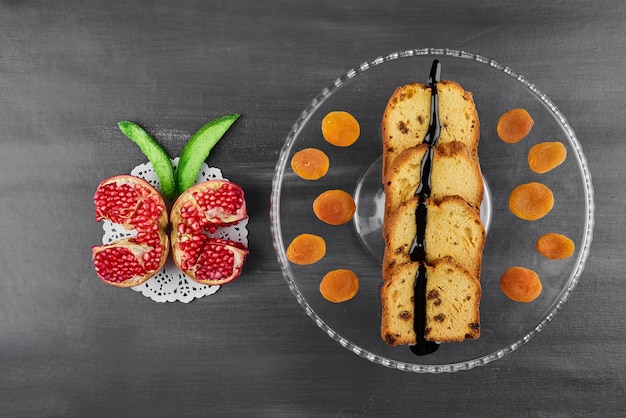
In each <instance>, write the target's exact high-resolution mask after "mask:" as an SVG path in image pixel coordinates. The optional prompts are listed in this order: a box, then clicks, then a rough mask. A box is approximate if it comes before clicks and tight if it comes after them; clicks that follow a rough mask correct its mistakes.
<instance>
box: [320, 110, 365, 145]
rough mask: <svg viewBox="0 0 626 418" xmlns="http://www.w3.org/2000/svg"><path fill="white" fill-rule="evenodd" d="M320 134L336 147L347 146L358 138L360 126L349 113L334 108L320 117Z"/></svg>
mask: <svg viewBox="0 0 626 418" xmlns="http://www.w3.org/2000/svg"><path fill="white" fill-rule="evenodd" d="M322 135H323V136H324V139H325V140H326V141H328V142H329V143H331V144H333V145H335V146H337V147H349V146H350V145H352V144H354V143H355V142H356V140H357V139H359V136H360V135H361V127H360V126H359V122H358V121H357V120H356V119H355V118H354V116H352V115H351V114H350V113H348V112H344V111H339V110H336V111H333V112H330V113H328V114H327V115H326V116H324V119H322Z"/></svg>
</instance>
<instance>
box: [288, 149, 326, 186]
mask: <svg viewBox="0 0 626 418" xmlns="http://www.w3.org/2000/svg"><path fill="white" fill-rule="evenodd" d="M329 167H330V160H329V159H328V156H327V155H326V154H325V153H324V151H322V150H319V149H317V148H305V149H302V150H300V151H298V152H296V153H295V154H293V157H291V169H292V170H293V172H294V173H296V174H297V175H298V176H300V177H301V178H303V179H304V180H317V179H320V178H322V177H324V176H325V175H326V173H327V172H328V168H329Z"/></svg>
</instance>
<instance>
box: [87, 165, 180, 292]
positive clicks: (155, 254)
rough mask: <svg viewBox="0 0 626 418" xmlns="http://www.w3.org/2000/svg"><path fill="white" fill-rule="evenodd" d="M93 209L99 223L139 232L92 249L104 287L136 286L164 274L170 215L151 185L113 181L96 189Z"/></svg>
mask: <svg viewBox="0 0 626 418" xmlns="http://www.w3.org/2000/svg"><path fill="white" fill-rule="evenodd" d="M94 205H95V209H96V221H101V220H104V219H107V220H109V221H111V222H113V223H116V224H120V225H122V226H123V227H124V228H125V229H128V230H136V231H137V235H136V237H131V238H124V239H121V240H119V241H116V242H113V243H110V244H106V245H102V246H94V247H93V248H92V259H93V262H94V266H95V269H96V273H97V274H98V276H99V277H100V278H101V279H102V280H103V281H104V282H105V283H107V284H110V285H113V286H118V287H132V286H137V285H139V284H141V283H143V282H145V281H146V280H148V279H149V278H150V277H152V276H154V275H155V274H156V273H157V272H158V271H159V270H161V268H162V267H163V265H164V264H165V260H166V259H167V255H168V253H169V237H168V235H167V234H166V233H165V227H166V226H167V211H166V207H165V202H164V201H163V198H162V197H161V195H160V194H159V193H158V192H157V190H156V189H155V188H154V187H152V185H150V183H148V182H146V181H144V180H142V179H140V178H138V177H134V176H130V175H120V176H115V177H110V178H108V179H106V180H104V181H102V182H101V183H100V185H99V186H98V188H97V189H96V192H95V194H94Z"/></svg>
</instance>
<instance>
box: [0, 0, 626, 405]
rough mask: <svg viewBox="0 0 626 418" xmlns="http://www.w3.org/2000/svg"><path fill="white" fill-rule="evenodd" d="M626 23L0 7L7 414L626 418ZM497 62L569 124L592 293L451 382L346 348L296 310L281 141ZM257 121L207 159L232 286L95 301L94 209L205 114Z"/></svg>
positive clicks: (189, 7)
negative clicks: (115, 180) (449, 55)
mask: <svg viewBox="0 0 626 418" xmlns="http://www.w3.org/2000/svg"><path fill="white" fill-rule="evenodd" d="M625 21H626V6H625V4H624V3H622V2H608V1H604V2H602V1H595V2H582V1H572V2H562V1H558V2H549V1H527V2H502V1H495V0H489V1H483V2H466V1H442V2H420V1H416V2H409V1H405V2H399V1H388V2H380V1H349V2H338V1H315V2H305V1H302V2H300V1H298V2H295V1H273V2H261V1H228V2H226V1H223V2H203V1H195V2H194V1H156V2H150V1H135V2H127V1H107V2H97V1H81V2H40V1H24V2H17V1H0V141H1V148H0V170H1V171H0V415H2V416H7V417H8V416H11V417H17V416H64V417H67V416H77V417H78V416H80V417H84V416H92V417H93V416H120V417H121V416H129V417H131V416H132V417H139V416H263V417H299V416H303V417H309V416H355V417H356V416H421V415H426V416H494V417H501V416H534V417H564V416H603V417H604V416H624V415H626V401H625V398H624V395H626V393H625V392H626V378H625V377H624V376H626V373H625V372H626V367H625V366H626V356H625V354H626V348H625V347H626V331H625V329H626V304H625V303H624V299H625V298H626V282H625V280H624V271H625V270H626V262H625V261H624V236H626V222H624V215H626V211H625V209H624V208H625V207H626V186H625V183H624V181H623V176H624V174H623V170H624V164H623V161H624V160H625V158H626V142H625V137H624V133H625V132H626V118H625V117H624V97H625V96H624V93H625V89H626V81H625V80H626V79H625V77H624V68H626V48H625V47H624V39H625V38H626V25H625V24H624V23H625ZM425 47H438V48H452V49H461V50H465V51H469V52H472V53H475V54H480V55H484V56H486V57H489V58H492V59H495V60H497V61H499V62H502V63H505V64H506V65H508V66H510V67H511V68H514V69H515V70H517V71H518V72H519V73H521V74H523V75H524V76H525V77H527V79H529V80H532V82H533V83H534V84H535V85H537V86H540V87H541V89H542V90H543V91H544V92H545V93H546V94H547V95H548V96H549V97H550V98H551V99H552V101H553V102H554V103H555V104H556V105H557V106H558V107H559V109H560V110H561V111H562V112H563V113H564V114H565V115H566V116H567V118H568V120H569V122H570V124H571V125H572V127H573V129H574V130H575V132H576V134H577V136H578V139H579V141H580V143H581V145H582V147H583V150H584V152H585V155H586V156H587V159H588V161H589V165H590V171H591V174H592V179H593V185H594V187H595V192H596V193H595V196H596V205H597V208H596V226H595V233H594V241H593V244H592V249H591V255H590V257H589V259H588V262H587V265H586V269H585V271H584V273H583V274H582V276H581V278H580V283H579V284H578V286H577V288H576V289H575V291H574V292H573V294H572V295H571V297H570V298H569V300H568V301H567V303H566V304H565V306H564V307H563V309H561V310H560V312H559V313H558V314H557V315H556V317H555V318H554V320H553V321H552V322H551V323H550V324H548V326H547V327H546V328H545V330H543V331H542V332H541V333H540V334H539V335H538V336H537V337H535V338H533V339H532V340H531V341H530V342H529V343H528V344H526V345H524V346H523V347H521V348H520V349H519V350H517V351H515V352H513V353H512V354H510V355H507V356H505V357H504V358H502V359H500V360H497V361H495V362H492V363H490V364H488V365H486V366H482V367H478V368H475V369H472V370H470V371H464V372H458V373H454V374H438V375H429V374H413V373H403V372H400V371H396V370H391V369H388V368H386V367H382V366H379V365H375V364H373V363H371V362H369V361H367V360H365V359H363V358H360V357H358V356H356V355H354V354H352V353H350V352H349V351H348V350H345V349H344V348H342V347H341V346H340V345H339V344H337V343H336V342H335V341H333V340H331V339H330V338H328V336H327V335H325V334H324V333H323V332H322V331H320V330H319V328H318V327H317V326H316V325H315V323H314V322H313V321H311V320H310V319H309V318H308V317H307V316H306V314H305V313H304V311H303V309H302V308H301V307H300V306H299V304H298V302H297V301H296V299H295V298H294V296H293V295H292V293H291V292H290V290H289V288H288V286H287V284H286V282H285V280H284V278H283V276H282V273H281V270H280V267H279V264H278V262H277V259H276V256H275V253H274V250H273V245H272V238H271V235H270V228H269V205H270V200H269V196H270V192H271V181H272V177H273V175H274V169H275V164H276V161H277V158H278V153H279V150H280V147H281V146H282V144H283V143H284V141H285V138H286V136H287V134H288V133H289V131H290V130H291V127H292V125H293V123H294V122H295V120H296V119H297V118H298V117H299V116H300V113H301V112H302V110H303V109H304V108H305V107H306V106H307V105H308V104H309V103H310V101H311V100H312V99H313V98H314V97H315V96H316V95H317V94H318V93H319V92H320V90H321V88H323V87H324V86H327V85H328V84H329V83H330V82H331V81H332V80H334V79H335V78H336V77H337V76H339V75H341V74H342V73H344V72H345V71H347V70H348V69H349V68H352V67H354V66H355V65H358V64H359V63H361V62H363V61H366V60H368V59H372V58H374V57H377V56H379V55H385V54H388V53H390V52H393V51H398V50H404V49H411V48H425ZM232 112H241V113H242V114H243V115H244V117H243V118H242V120H240V121H238V122H237V124H236V125H235V126H234V127H233V130H232V138H236V139H232V140H229V142H228V144H224V146H220V147H218V148H217V149H216V151H215V152H214V153H213V154H212V156H211V164H212V165H215V166H217V167H221V168H222V170H223V171H224V175H225V176H226V177H229V178H232V179H237V182H238V183H239V184H240V185H241V186H242V187H243V188H244V189H245V190H246V193H247V197H248V205H249V207H250V223H249V226H248V229H249V239H250V247H251V249H252V253H251V255H250V258H249V260H248V262H247V264H246V267H245V272H244V274H243V275H242V277H240V278H239V279H238V280H237V281H236V282H234V283H232V284H231V285H229V288H228V291H224V290H220V293H219V294H218V295H216V296H214V297H211V298H210V301H207V300H200V301H196V302H193V303H189V304H182V303H165V304H158V303H155V302H152V301H151V300H149V299H147V298H145V297H142V296H141V295H140V294H138V293H135V292H133V291H130V290H126V291H124V290H118V289H115V288H112V287H109V286H106V285H104V284H102V283H101V282H100V281H99V280H98V279H97V277H96V275H95V273H94V270H93V265H92V262H91V259H90V247H91V246H92V245H94V244H97V243H98V242H99V240H100V239H101V236H102V230H101V226H100V225H99V224H97V223H96V222H95V221H94V213H93V203H92V196H93V192H94V190H95V187H96V186H97V184H98V183H99V182H100V181H101V180H102V179H104V178H106V177H108V176H111V175H114V174H120V173H127V172H129V171H130V170H131V169H132V168H133V167H134V166H136V165H137V164H140V163H142V162H144V161H145V158H144V157H143V156H142V154H141V153H140V151H139V149H138V148H137V147H135V146H134V145H133V144H131V143H129V142H128V141H126V140H125V139H123V138H122V137H121V135H120V134H119V132H118V131H117V129H116V127H115V124H116V122H117V121H119V120H122V119H131V120H134V121H137V122H139V123H141V124H143V125H144V126H146V127H148V128H149V129H150V130H151V131H152V132H156V133H159V135H160V139H161V142H162V143H163V145H164V146H165V148H166V149H167V150H168V152H169V153H170V154H171V155H178V154H179V153H180V151H181V149H182V146H183V143H184V142H183V140H182V139H183V138H185V137H186V136H188V135H190V134H191V133H193V132H194V131H195V130H196V129H197V128H198V127H200V126H201V125H202V124H203V123H205V122H207V121H208V120H210V119H212V118H214V117H217V116H220V115H223V114H226V113H232Z"/></svg>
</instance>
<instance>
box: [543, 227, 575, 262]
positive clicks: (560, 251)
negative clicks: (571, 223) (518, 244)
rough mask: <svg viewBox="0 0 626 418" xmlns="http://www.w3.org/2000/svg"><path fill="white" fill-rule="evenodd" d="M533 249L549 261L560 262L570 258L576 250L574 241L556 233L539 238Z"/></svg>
mask: <svg viewBox="0 0 626 418" xmlns="http://www.w3.org/2000/svg"><path fill="white" fill-rule="evenodd" d="M535 247H536V248H537V251H539V254H541V255H543V256H544V257H546V258H549V259H550V260H562V259H564V258H568V257H571V256H572V254H574V250H575V248H576V246H575V245H574V241H572V240H571V239H569V238H568V237H566V236H565V235H561V234H557V233H556V232H550V233H547V234H545V235H542V236H540V237H539V239H538V240H537V244H536V246H535Z"/></svg>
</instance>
